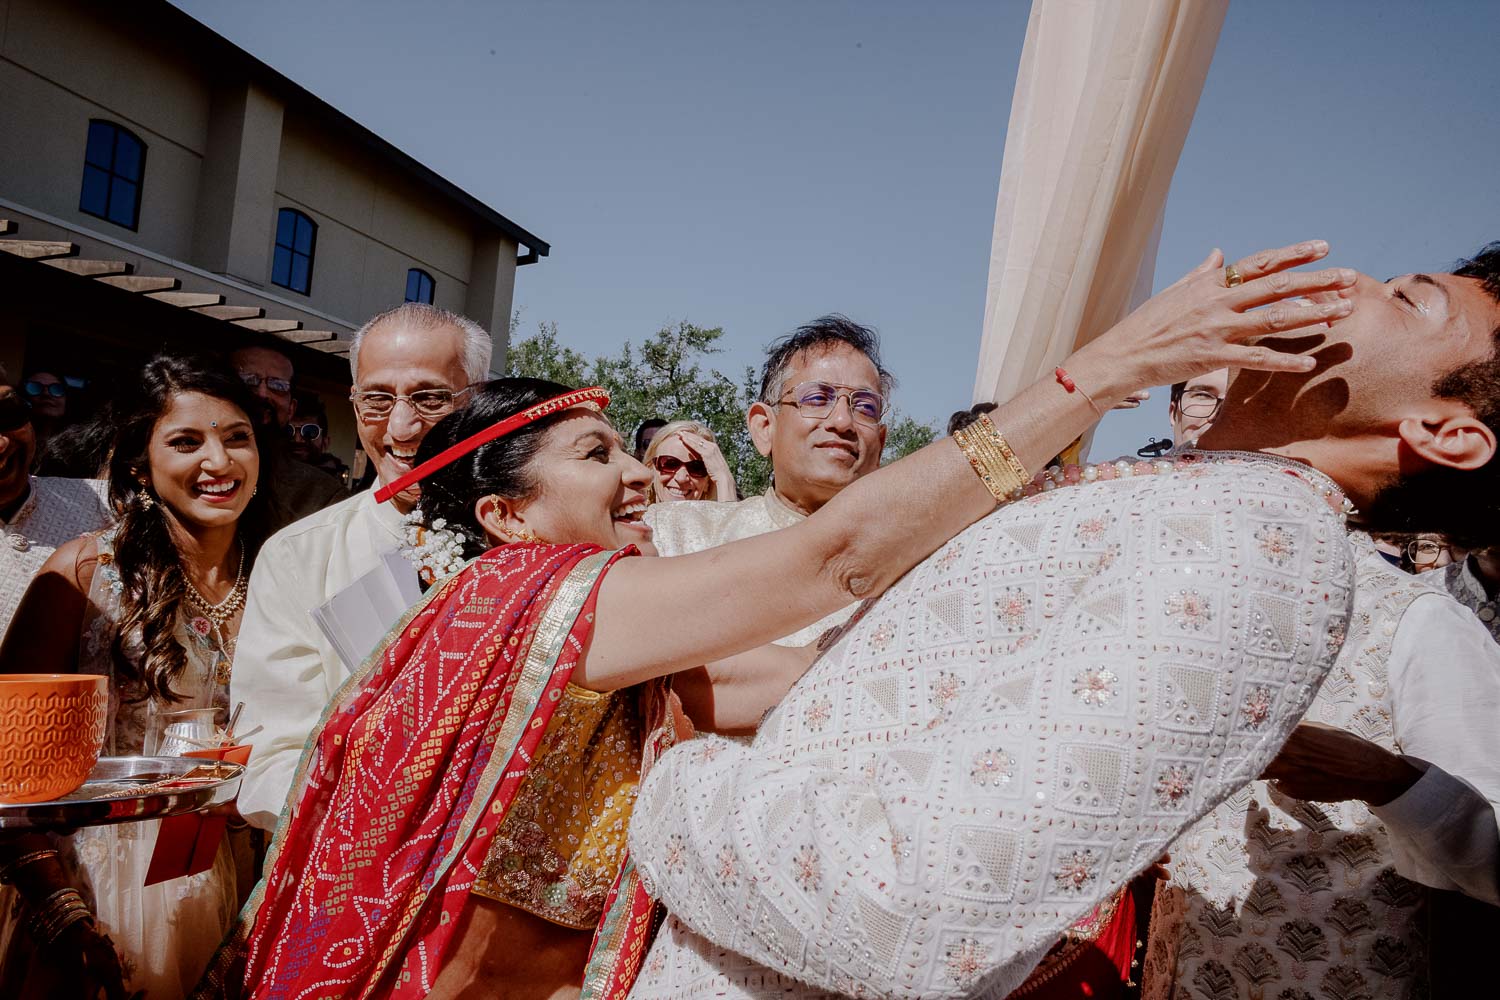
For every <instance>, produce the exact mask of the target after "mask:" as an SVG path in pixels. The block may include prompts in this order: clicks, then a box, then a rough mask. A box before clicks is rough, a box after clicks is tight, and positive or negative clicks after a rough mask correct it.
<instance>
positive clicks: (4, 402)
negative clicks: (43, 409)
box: [0, 389, 31, 432]
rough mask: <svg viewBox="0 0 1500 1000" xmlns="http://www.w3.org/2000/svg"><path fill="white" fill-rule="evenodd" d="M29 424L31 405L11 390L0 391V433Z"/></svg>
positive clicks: (23, 397)
mask: <svg viewBox="0 0 1500 1000" xmlns="http://www.w3.org/2000/svg"><path fill="white" fill-rule="evenodd" d="M29 423H31V403H30V402H28V401H27V399H26V397H25V396H22V395H21V394H20V393H18V392H16V391H15V390H13V389H4V390H0V432H9V431H13V430H16V429H18V428H21V427H25V426H26V425H27V424H29Z"/></svg>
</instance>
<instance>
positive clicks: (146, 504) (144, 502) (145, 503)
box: [135, 487, 156, 510]
mask: <svg viewBox="0 0 1500 1000" xmlns="http://www.w3.org/2000/svg"><path fill="white" fill-rule="evenodd" d="M135 498H136V500H137V502H139V503H140V505H141V510H150V509H151V508H152V507H155V506H156V501H155V500H153V499H151V494H150V493H147V492H146V490H145V488H144V487H142V489H141V491H140V492H139V493H137V494H136V495H135Z"/></svg>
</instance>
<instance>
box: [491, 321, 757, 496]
mask: <svg viewBox="0 0 1500 1000" xmlns="http://www.w3.org/2000/svg"><path fill="white" fill-rule="evenodd" d="M516 325H517V324H516V322H515V321H514V320H513V321H512V331H513V333H514V328H515V326H516ZM723 336H724V331H723V329H722V328H721V327H701V326H696V325H694V324H692V323H678V324H676V325H675V326H665V327H662V328H661V329H660V330H658V331H657V332H656V333H654V334H652V335H651V336H649V337H647V338H646V339H645V341H643V342H642V344H641V346H640V348H639V350H637V349H636V347H635V346H634V345H633V344H632V343H630V342H629V341H627V342H626V343H625V344H624V346H623V347H621V349H620V351H619V353H617V354H613V355H603V356H600V357H596V358H593V359H589V358H586V357H585V356H584V355H583V354H581V353H580V352H578V351H575V350H573V349H572V348H570V347H566V346H564V345H563V344H562V343H561V341H560V340H559V339H558V335H557V324H555V323H542V324H540V325H539V326H538V329H537V332H536V333H535V334H533V335H532V336H530V337H527V338H525V339H524V340H519V341H517V340H515V339H514V337H513V338H512V341H511V348H510V351H509V352H508V353H507V355H506V359H505V368H504V373H505V374H506V375H525V376H530V377H532V378H545V379H551V380H553V381H554V382H562V383H564V384H565V385H600V386H603V387H604V388H605V389H607V390H609V394H610V404H609V416H610V420H611V421H613V422H614V425H615V427H616V428H617V429H618V430H619V432H620V433H621V435H623V436H625V437H626V438H627V439H628V438H629V437H630V436H631V435H633V434H634V433H635V429H636V427H638V426H640V424H641V422H642V421H644V420H649V419H650V418H652V417H661V418H662V419H664V420H685V419H692V420H701V421H702V422H703V423H705V424H707V425H708V426H709V427H711V428H713V432H714V436H715V437H716V438H717V439H718V443H719V448H720V450H722V451H723V452H724V458H725V460H727V461H728V463H729V467H730V469H732V470H733V471H734V477H735V483H736V484H737V485H738V486H739V489H740V492H741V494H743V495H744V496H753V495H754V494H756V493H759V492H761V491H763V490H765V488H766V485H767V484H768V483H769V481H770V464H769V463H768V462H767V461H766V460H765V458H764V457H762V456H761V454H760V453H759V452H757V451H756V450H755V445H754V443H753V442H752V441H751V440H750V431H749V428H748V427H747V426H746V425H745V411H746V410H747V409H748V408H749V406H750V404H751V403H752V402H754V401H755V393H756V389H757V388H758V381H757V378H756V375H755V371H754V369H752V368H749V367H747V368H745V370H744V372H743V373H742V374H741V376H740V377H739V378H738V379H734V378H731V377H730V376H728V375H725V374H724V373H723V372H721V371H719V370H718V369H717V368H712V367H708V366H707V364H706V359H707V358H708V357H709V356H710V355H714V354H719V353H721V352H722V351H723V347H722V346H721V345H720V343H719V341H720V339H721V338H722V337H723Z"/></svg>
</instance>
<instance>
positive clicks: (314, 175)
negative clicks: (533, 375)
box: [0, 0, 550, 457]
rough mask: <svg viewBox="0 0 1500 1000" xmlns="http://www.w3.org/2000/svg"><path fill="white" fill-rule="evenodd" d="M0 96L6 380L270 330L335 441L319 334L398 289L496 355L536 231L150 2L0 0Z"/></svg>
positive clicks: (99, 376)
mask: <svg viewBox="0 0 1500 1000" xmlns="http://www.w3.org/2000/svg"><path fill="white" fill-rule="evenodd" d="M0 95H3V96H0V220H6V221H8V223H9V224H8V225H4V224H0V250H3V251H6V252H0V285H3V286H4V287H5V289H6V298H5V301H6V308H5V309H3V310H0V364H3V365H5V367H6V368H8V369H9V370H10V371H11V374H12V375H13V376H16V377H19V376H20V375H21V374H22V372H24V371H28V370H33V369H35V368H37V367H40V366H45V367H48V368H50V369H53V370H56V369H59V368H65V367H68V366H71V367H70V368H69V370H68V371H67V372H66V374H68V375H70V376H75V377H77V378H78V379H81V380H86V381H91V382H93V383H95V384H97V383H98V382H100V381H101V380H108V379H110V378H113V377H117V376H120V375H123V374H124V373H125V372H127V371H128V370H129V368H130V366H131V365H138V364H139V363H140V362H141V361H142V360H144V358H145V357H146V356H147V355H148V354H149V353H150V352H152V351H154V350H156V349H158V348H160V347H161V346H162V345H163V344H174V343H191V344H195V345H198V346H205V347H211V348H216V349H228V348H232V347H234V346H238V345H239V344H240V343H244V342H252V341H255V340H257V339H261V340H264V339H267V338H275V339H276V341H277V343H278V345H279V346H281V347H283V348H284V349H286V350H288V352H289V353H291V354H292V355H293V361H294V364H295V365H296V367H297V369H298V388H299V390H308V391H315V392H317V393H318V394H319V395H320V396H321V397H323V399H324V400H325V402H326V404H327V406H328V411H329V417H330V422H331V424H332V425H333V426H332V428H331V430H332V432H333V436H334V439H335V450H336V451H338V452H340V453H342V454H344V455H345V456H346V457H348V456H350V455H352V453H353V434H352V422H351V416H350V414H349V408H348V404H347V402H345V401H344V400H345V398H346V397H347V392H348V384H349V375H348V369H347V364H346V362H345V360H344V358H343V357H342V355H343V353H344V352H345V351H346V350H347V347H346V346H344V345H342V344H341V342H342V341H344V340H346V339H347V337H348V335H349V334H350V333H351V332H352V331H353V330H354V329H355V328H357V327H358V326H359V324H360V323H362V322H363V321H364V320H365V319H367V318H368V317H369V316H371V315H373V314H374V313H376V312H379V311H380V310H382V309H385V308H388V307H390V306H392V305H395V304H398V303H400V302H401V301H403V300H404V299H408V298H420V299H423V300H427V301H432V302H435V303H436V304H437V305H440V306H444V307H446V308H449V309H453V310H456V311H458V312H462V313H466V314H467V315H469V316H471V317H473V318H474V319H476V320H478V321H479V322H480V323H482V324H484V325H485V326H486V327H487V328H488V329H490V330H491V331H492V332H493V334H494V336H495V340H496V348H497V354H496V357H497V359H498V358H500V357H503V351H504V349H505V346H506V345H505V339H506V331H507V326H508V320H509V317H510V314H511V296H512V291H513V288H514V284H515V278H516V268H517V267H518V266H521V265H524V264H528V263H532V262H535V261H536V260H537V259H538V258H540V257H543V256H546V255H547V253H548V251H549V249H550V248H549V246H548V244H547V243H546V242H544V241H543V240H541V239H539V238H538V237H536V236H534V235H533V234H532V233H530V232H528V231H527V230H525V229H523V228H522V227H520V226H519V225H517V224H516V223H514V222H512V221H511V220H509V219H507V218H506V217H505V216H503V215H501V214H500V213H499V212H497V211H495V210H494V209H492V208H490V207H489V206H487V205H485V204H483V203H482V202H480V201H479V200H477V199H476V198H474V197H472V196H471V195H469V194H467V193H465V192H464V191H462V190H460V189H459V188H458V187H456V186H455V185H453V184H452V183H450V182H448V181H446V180H444V179H443V178H442V177H440V176H438V175H437V174H436V173H435V172H433V171H432V170H431V169H429V168H427V167H425V166H423V165H422V164H421V163H419V162H417V161H416V160H415V159H413V158H412V157H410V156H408V155H407V154H405V153H403V152H402V151H400V150H399V149H397V148H395V147H394V146H392V145H391V144H390V143H388V142H386V141H384V140H383V139H381V138H380V137H379V136H377V135H375V134H374V133H372V132H370V131H369V130H368V129H365V128H364V127H362V126H360V125H359V124H357V123H356V122H354V121H353V120H351V119H350V118H348V117H347V116H345V115H343V114H341V113H340V112H339V111H337V110H336V109H334V108H333V107H331V106H329V105H328V104H326V103H325V102H323V101H321V100H319V99H318V98H316V97H314V96H313V95H312V94H310V93H308V92H307V91H306V90H304V89H302V88H301V87H299V86H298V85H297V84H295V83H294V82H292V81H291V80H288V79H287V78H286V77H284V76H281V75H280V74H278V73H276V72H275V71H274V70H272V69H270V68H269V67H267V66H266V65H264V64H263V63H261V62H259V61H258V60H256V59H255V58H253V57H252V56H250V55H249V54H247V53H246V52H244V51H242V50H241V49H239V48H237V47H235V46H234V45H232V44H231V43H230V42H228V41H227V40H225V39H224V38H222V37H220V36H219V35H217V34H215V33H214V32H212V31H210V30H209V29H208V28H206V27H205V26H203V25H202V24H200V23H198V22H197V21H195V20H193V19H192V18H191V17H189V16H187V15H186V14H184V13H182V12H181V11H179V10H177V9H176V8H174V7H172V6H171V5H169V4H167V3H165V2H163V0H138V2H134V3H129V4H103V3H85V2H73V0H0ZM461 141H462V137H461V136H454V142H455V143H459V142H461ZM60 374H62V373H61V372H60Z"/></svg>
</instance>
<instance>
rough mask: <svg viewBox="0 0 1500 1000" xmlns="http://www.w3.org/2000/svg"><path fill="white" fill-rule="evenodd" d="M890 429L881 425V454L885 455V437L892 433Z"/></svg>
mask: <svg viewBox="0 0 1500 1000" xmlns="http://www.w3.org/2000/svg"><path fill="white" fill-rule="evenodd" d="M890 430H891V429H890V428H889V427H887V426H886V425H885V424H881V425H880V453H881V454H882V455H884V454H885V436H886V435H887V434H889V433H890Z"/></svg>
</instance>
